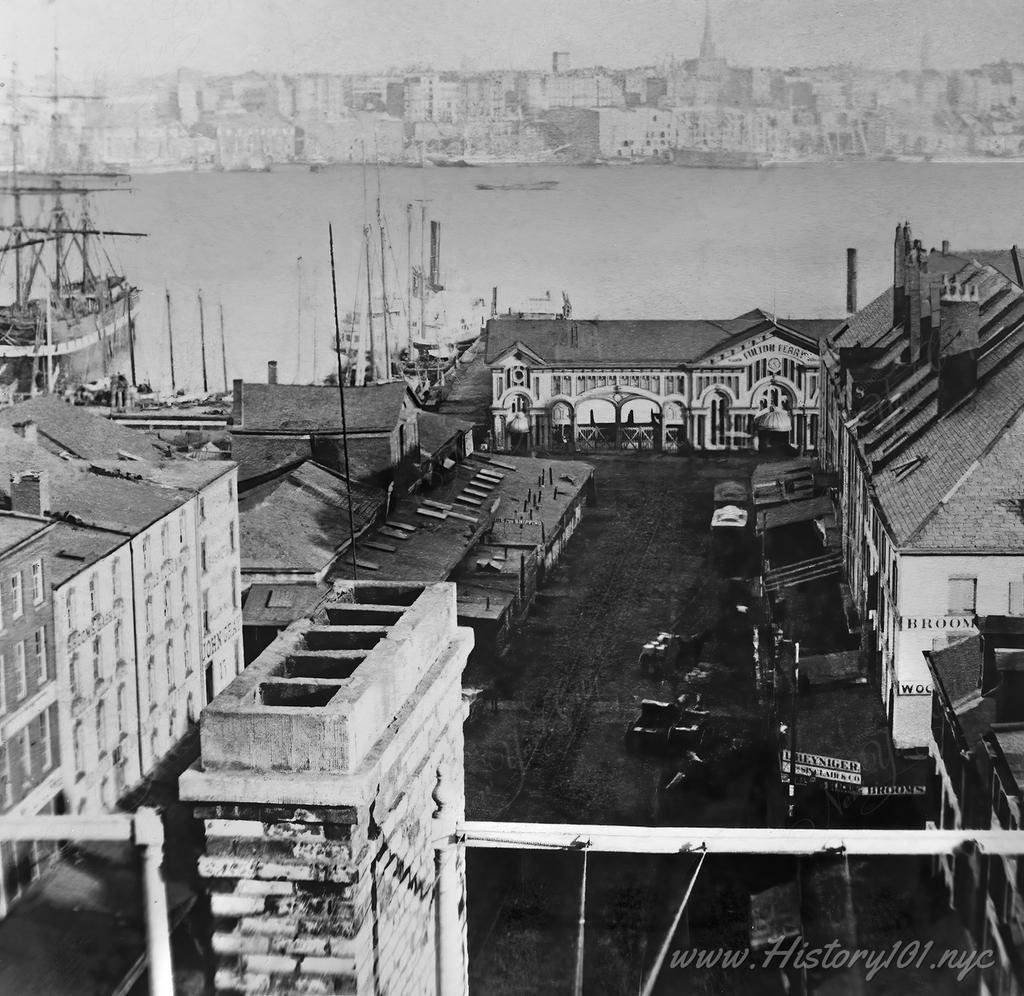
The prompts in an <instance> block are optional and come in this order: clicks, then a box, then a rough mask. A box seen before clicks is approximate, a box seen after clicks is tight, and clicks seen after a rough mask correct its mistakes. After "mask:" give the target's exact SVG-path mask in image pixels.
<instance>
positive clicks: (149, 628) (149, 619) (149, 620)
mask: <svg viewBox="0 0 1024 996" xmlns="http://www.w3.org/2000/svg"><path fill="white" fill-rule="evenodd" d="M146 632H147V633H152V632H153V596H152V595H147V596H146Z"/></svg>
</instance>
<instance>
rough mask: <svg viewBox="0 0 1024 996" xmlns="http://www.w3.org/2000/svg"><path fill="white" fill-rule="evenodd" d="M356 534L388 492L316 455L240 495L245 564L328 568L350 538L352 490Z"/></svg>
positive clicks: (283, 568) (305, 569)
mask: <svg viewBox="0 0 1024 996" xmlns="http://www.w3.org/2000/svg"><path fill="white" fill-rule="evenodd" d="M349 493H351V495H352V517H353V525H354V528H355V532H356V535H359V533H360V532H362V530H364V529H365V528H366V527H367V526H368V525H369V524H370V523H371V522H373V520H374V519H375V518H376V517H377V514H378V512H379V511H380V509H381V507H382V506H383V504H384V493H383V492H382V491H380V490H379V489H377V488H370V487H367V486H366V485H362V484H354V483H353V484H346V481H345V478H344V477H342V476H341V475H340V474H337V473H335V472H334V471H331V470H327V469H326V468H325V467H321V466H320V465H319V464H315V463H313V462H312V461H311V460H306V461H303V462H302V463H301V464H299V465H298V466H297V467H295V468H294V469H292V470H289V471H286V472H285V473H284V474H281V475H280V476H278V477H275V478H274V479H273V480H270V481H266V482H264V483H263V484H259V485H257V486H256V487H254V488H252V489H250V490H249V491H247V492H245V494H243V495H240V496H239V499H238V527H239V535H240V544H241V563H242V570H243V571H249V572H256V571H294V572H303V573H307V574H317V573H319V572H321V571H324V570H326V569H327V568H328V567H329V566H330V565H331V563H332V562H333V561H334V559H335V557H337V556H338V554H339V553H340V552H341V551H342V550H344V549H345V548H346V547H347V546H348V544H349V540H350V534H349V522H348V494H349Z"/></svg>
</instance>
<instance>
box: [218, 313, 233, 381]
mask: <svg viewBox="0 0 1024 996" xmlns="http://www.w3.org/2000/svg"><path fill="white" fill-rule="evenodd" d="M220 362H221V366H222V367H223V368H224V390H225V391H230V390H231V384H230V383H228V347H227V345H226V343H225V341H224V303H223V302H221V304H220Z"/></svg>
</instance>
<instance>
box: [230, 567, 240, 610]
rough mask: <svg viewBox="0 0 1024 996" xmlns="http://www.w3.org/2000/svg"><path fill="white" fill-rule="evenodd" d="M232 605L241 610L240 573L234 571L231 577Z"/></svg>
mask: <svg viewBox="0 0 1024 996" xmlns="http://www.w3.org/2000/svg"><path fill="white" fill-rule="evenodd" d="M231 604H232V605H233V606H234V607H235V608H236V609H238V608H241V606H240V605H239V602H238V571H234V572H233V573H232V575H231Z"/></svg>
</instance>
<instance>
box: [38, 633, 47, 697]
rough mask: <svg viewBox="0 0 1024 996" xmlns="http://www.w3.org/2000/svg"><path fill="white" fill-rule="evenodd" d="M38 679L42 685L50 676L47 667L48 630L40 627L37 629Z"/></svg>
mask: <svg viewBox="0 0 1024 996" xmlns="http://www.w3.org/2000/svg"><path fill="white" fill-rule="evenodd" d="M35 640H36V681H37V682H38V684H40V685H42V684H44V683H45V681H46V679H47V678H49V674H48V673H47V667H46V630H45V629H43V628H42V627H40V628H39V629H37V630H36V636H35Z"/></svg>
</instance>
